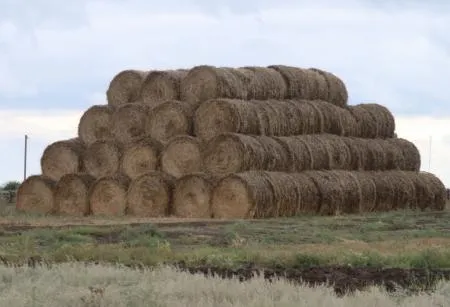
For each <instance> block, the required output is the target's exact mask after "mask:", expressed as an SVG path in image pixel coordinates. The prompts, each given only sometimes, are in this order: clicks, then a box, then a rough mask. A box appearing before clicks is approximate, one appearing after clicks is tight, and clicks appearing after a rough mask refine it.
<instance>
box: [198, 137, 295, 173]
mask: <svg viewBox="0 0 450 307" xmlns="http://www.w3.org/2000/svg"><path fill="white" fill-rule="evenodd" d="M271 145H273V146H277V145H275V142H272V143H271ZM278 146H279V147H280V148H282V147H281V144H279V145H278ZM266 150H267V147H265V145H264V144H262V143H261V138H259V137H257V136H250V135H244V134H236V133H224V134H220V135H218V136H217V137H215V138H213V139H212V140H210V141H209V142H208V143H207V144H206V146H205V148H204V156H203V157H204V167H205V170H206V171H207V172H209V173H211V174H215V175H220V176H224V175H227V174H230V173H237V172H243V171H249V170H264V165H266V166H267V165H270V162H269V161H270V160H272V162H271V163H272V165H283V164H284V163H286V162H287V161H283V160H282V159H283V158H282V157H276V156H273V153H272V155H271V152H267V151H266ZM281 150H282V149H281ZM268 170H271V169H268Z"/></svg>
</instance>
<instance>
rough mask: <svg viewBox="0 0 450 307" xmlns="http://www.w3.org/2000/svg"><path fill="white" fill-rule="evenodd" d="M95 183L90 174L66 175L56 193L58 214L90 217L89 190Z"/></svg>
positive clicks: (59, 182) (59, 183)
mask: <svg viewBox="0 0 450 307" xmlns="http://www.w3.org/2000/svg"><path fill="white" fill-rule="evenodd" d="M94 182H95V178H94V177H92V176H91V175H89V174H82V173H80V174H67V175H64V176H63V177H62V178H61V179H60V180H59V181H58V183H57V184H56V188H55V192H54V199H55V210H56V212H57V213H59V214H63V215H71V216H86V215H89V214H90V206H89V189H90V188H91V186H92V185H93V184H94Z"/></svg>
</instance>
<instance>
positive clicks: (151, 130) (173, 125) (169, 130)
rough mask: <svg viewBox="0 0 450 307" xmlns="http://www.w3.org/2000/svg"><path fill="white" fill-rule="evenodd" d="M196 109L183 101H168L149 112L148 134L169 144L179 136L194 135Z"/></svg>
mask: <svg viewBox="0 0 450 307" xmlns="http://www.w3.org/2000/svg"><path fill="white" fill-rule="evenodd" d="M194 111H195V109H194V107H193V106H192V105H191V104H189V103H187V102H181V101H174V100H173V101H166V102H164V103H162V104H160V105H159V106H157V107H155V108H154V109H152V110H151V111H150V112H149V116H148V121H147V126H146V132H147V135H149V136H150V137H152V138H153V139H155V140H157V141H159V142H161V143H167V142H168V141H169V140H170V139H171V138H173V137H174V136H178V135H192V134H193V123H192V122H193V115H194Z"/></svg>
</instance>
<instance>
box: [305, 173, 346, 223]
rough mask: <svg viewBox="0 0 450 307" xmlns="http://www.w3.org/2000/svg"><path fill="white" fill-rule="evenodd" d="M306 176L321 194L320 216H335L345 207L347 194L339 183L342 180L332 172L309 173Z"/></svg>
mask: <svg viewBox="0 0 450 307" xmlns="http://www.w3.org/2000/svg"><path fill="white" fill-rule="evenodd" d="M304 175H305V176H307V177H308V178H310V180H312V181H313V182H314V184H315V185H316V188H317V190H318V192H319V199H320V201H319V203H320V205H319V210H318V213H319V214H320V215H335V214H338V213H340V212H342V210H343V208H344V207H345V205H346V204H345V201H346V199H345V193H344V190H343V188H342V186H341V184H340V182H339V180H340V178H339V177H338V176H337V175H336V174H335V173H333V172H330V171H307V172H304Z"/></svg>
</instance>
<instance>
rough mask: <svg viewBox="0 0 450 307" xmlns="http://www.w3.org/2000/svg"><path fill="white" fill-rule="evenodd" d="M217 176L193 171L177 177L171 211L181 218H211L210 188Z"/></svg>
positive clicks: (211, 188)
mask: <svg viewBox="0 0 450 307" xmlns="http://www.w3.org/2000/svg"><path fill="white" fill-rule="evenodd" d="M217 181H218V178H217V177H214V176H212V175H211V174H207V173H193V174H188V175H185V176H183V177H181V178H179V179H178V180H177V181H176V183H175V188H174V191H173V213H174V215H175V216H177V217H181V218H211V217H212V209H211V197H212V190H213V188H214V186H215V185H216V184H217Z"/></svg>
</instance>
